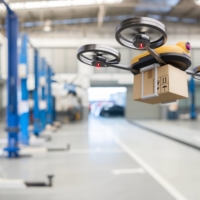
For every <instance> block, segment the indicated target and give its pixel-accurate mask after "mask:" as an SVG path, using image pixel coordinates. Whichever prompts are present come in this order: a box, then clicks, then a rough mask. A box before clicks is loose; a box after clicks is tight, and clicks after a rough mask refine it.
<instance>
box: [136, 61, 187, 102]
mask: <svg viewBox="0 0 200 200" xmlns="http://www.w3.org/2000/svg"><path fill="white" fill-rule="evenodd" d="M157 69H158V71H157V74H158V87H157V91H158V95H159V96H157V97H153V98H150V99H142V98H141V96H142V95H141V93H142V92H141V86H142V74H138V75H136V76H135V77H134V91H133V99H134V100H135V101H140V102H144V103H148V104H158V103H168V102H173V101H176V100H179V99H184V98H188V84H187V74H186V72H184V71H181V70H180V69H177V68H175V67H173V66H172V65H164V66H162V67H159V68H157ZM154 70H155V69H151V70H149V71H146V72H144V95H145V96H146V95H151V94H153V93H154V72H155V71H154Z"/></svg>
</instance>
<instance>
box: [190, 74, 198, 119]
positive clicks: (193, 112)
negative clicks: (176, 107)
mask: <svg viewBox="0 0 200 200" xmlns="http://www.w3.org/2000/svg"><path fill="white" fill-rule="evenodd" d="M189 92H190V94H191V105H190V119H193V120H195V119H196V118H197V113H196V104H195V81H194V78H193V77H191V79H190V82H189Z"/></svg>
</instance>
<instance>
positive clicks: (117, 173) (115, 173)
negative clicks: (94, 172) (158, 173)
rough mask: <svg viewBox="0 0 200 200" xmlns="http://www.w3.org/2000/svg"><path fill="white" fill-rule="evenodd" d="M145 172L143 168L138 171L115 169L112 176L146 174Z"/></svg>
mask: <svg viewBox="0 0 200 200" xmlns="http://www.w3.org/2000/svg"><path fill="white" fill-rule="evenodd" d="M144 173H145V171H144V170H143V169H142V168H137V169H114V170H112V174H114V175H120V174H144Z"/></svg>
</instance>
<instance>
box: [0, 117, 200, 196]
mask: <svg viewBox="0 0 200 200" xmlns="http://www.w3.org/2000/svg"><path fill="white" fill-rule="evenodd" d="M188 127H189V126H188ZM170 131H173V130H172V129H170ZM68 143H70V145H71V150H70V151H63V152H47V153H37V154H34V155H33V156H32V157H29V158H28V157H27V158H21V159H13V160H9V159H6V158H1V159H0V177H1V178H8V179H24V180H26V181H43V180H46V175H48V174H54V175H55V178H54V186H53V187H52V188H27V189H0V199H1V200H16V199H17V200H18V199H19V200H43V199H45V200H66V199H72V200H111V199H114V200H133V199H134V200H175V199H176V200H199V199H200V189H199V186H200V170H199V169H200V151H198V150H195V149H192V148H190V147H187V146H185V145H183V144H180V143H177V142H175V141H172V140H170V139H167V138H164V137H162V136H159V135H155V134H152V133H150V132H148V131H146V130H143V129H141V128H138V127H136V126H134V125H132V124H131V123H129V122H127V121H126V120H125V119H121V118H113V119H102V118H101V119H96V118H93V117H90V118H89V121H88V122H82V123H76V124H70V125H69V124H68V125H63V126H62V128H61V129H59V131H58V132H57V133H55V134H53V135H52V141H51V142H48V143H46V144H45V146H46V147H51V148H58V147H65V146H66V144H68Z"/></svg>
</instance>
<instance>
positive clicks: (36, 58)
mask: <svg viewBox="0 0 200 200" xmlns="http://www.w3.org/2000/svg"><path fill="white" fill-rule="evenodd" d="M34 76H35V88H34V91H33V98H34V108H33V116H34V122H33V123H34V124H33V125H34V130H33V132H34V134H35V135H36V136H39V133H40V131H41V129H42V127H41V119H40V109H39V94H38V92H39V54H38V51H37V50H36V49H34Z"/></svg>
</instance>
